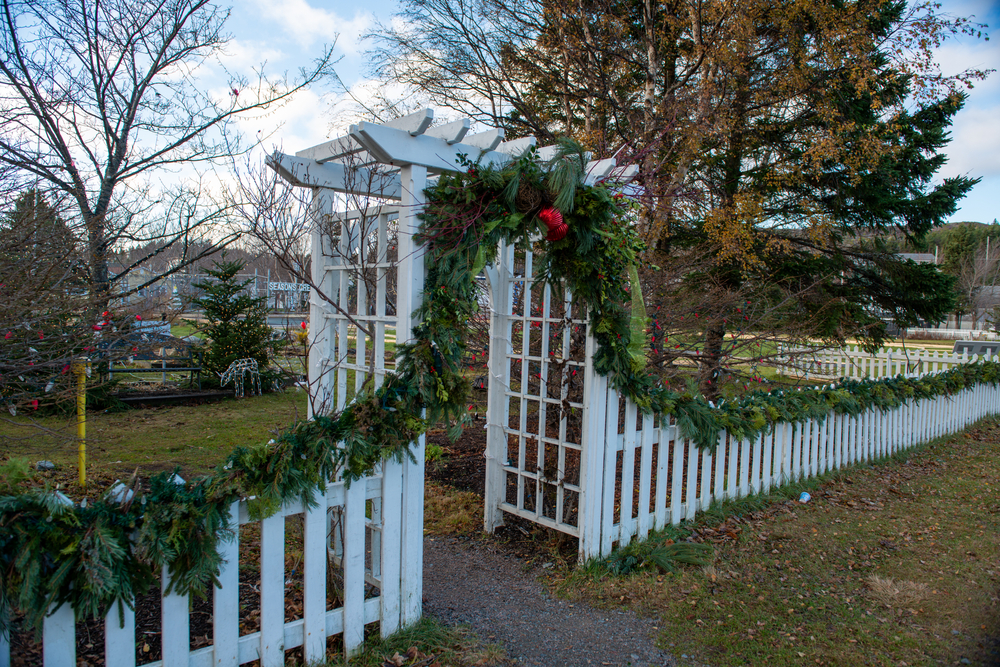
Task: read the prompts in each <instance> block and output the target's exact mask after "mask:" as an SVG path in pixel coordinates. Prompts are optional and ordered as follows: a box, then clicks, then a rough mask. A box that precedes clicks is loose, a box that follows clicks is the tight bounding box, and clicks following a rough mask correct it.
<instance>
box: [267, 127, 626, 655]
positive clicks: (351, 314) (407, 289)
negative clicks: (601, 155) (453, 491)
mask: <svg viewBox="0 0 1000 667" xmlns="http://www.w3.org/2000/svg"><path fill="white" fill-rule="evenodd" d="M433 121H434V113H433V111H432V110H430V109H425V110H422V111H419V112H417V113H414V114H411V115H409V116H405V117H403V118H399V119H397V120H394V121H390V122H388V123H382V124H376V123H369V122H361V123H358V124H357V125H352V126H351V128H350V132H349V133H348V134H346V135H344V136H341V137H337V138H335V139H332V140H330V141H327V142H324V143H322V144H319V145H317V146H313V147H312V148H307V149H305V150H302V151H299V152H297V153H296V154H295V155H287V154H283V153H276V154H274V155H273V156H271V159H270V161H269V165H270V166H271V167H272V168H273V169H274V170H275V171H276V172H277V173H278V174H279V175H280V176H281V177H282V178H283V179H285V180H286V181H287V182H289V183H291V184H292V185H295V186H299V187H305V188H310V189H311V190H312V197H313V204H312V206H313V211H312V212H313V214H314V219H315V220H322V221H324V224H321V225H317V226H316V229H315V231H314V233H313V237H312V278H313V283H314V285H315V286H316V287H317V288H318V289H314V290H313V291H312V294H311V298H310V323H311V327H310V332H309V338H310V344H311V348H310V355H309V377H310V392H311V394H312V396H311V399H312V400H311V401H310V416H312V412H313V410H314V409H317V408H316V406H321V407H319V408H318V410H319V411H330V412H332V411H337V410H340V409H343V407H344V406H345V405H346V404H347V401H348V400H350V397H351V396H352V395H353V393H354V392H355V391H356V390H357V389H359V388H360V387H361V386H362V385H363V384H364V382H365V381H366V380H367V379H368V377H369V374H371V373H374V375H375V377H374V380H375V382H376V384H380V383H381V382H382V379H383V378H384V376H385V374H386V372H387V371H386V360H385V351H386V341H387V339H388V340H390V341H391V340H392V336H393V335H394V336H395V340H396V341H400V342H401V341H406V340H409V339H410V338H412V335H413V327H414V322H413V320H412V313H413V312H414V311H415V310H416V309H417V308H418V306H419V305H420V299H421V298H422V290H423V287H424V253H423V251H422V249H420V248H418V247H417V246H416V244H415V243H414V234H415V233H416V232H417V229H418V226H419V218H418V216H419V215H420V213H421V211H422V208H423V203H424V190H425V188H426V187H427V184H428V181H429V180H433V179H434V178H436V177H437V176H438V175H440V174H442V173H445V172H450V171H458V170H460V169H462V167H461V165H460V161H461V159H462V158H465V159H468V160H471V161H473V162H479V163H480V164H503V163H506V162H508V161H510V160H512V159H514V158H516V157H517V156H519V155H521V154H522V153H523V152H524V151H525V150H528V149H530V148H532V147H535V146H536V141H535V138H534V137H526V138H521V139H515V140H513V141H504V132H503V130H502V129H492V130H488V131H485V132H480V133H477V134H469V130H470V128H471V125H472V123H471V121H470V120H469V119H462V120H458V121H453V122H447V123H442V124H439V125H434V124H433ZM556 152H557V148H556V147H554V146H550V147H542V148H539V149H538V154H539V157H540V158H541V159H542V160H546V159H551V158H552V157H554V156H555V155H556ZM634 171H635V170H634V169H632V168H630V169H620V168H616V164H615V161H614V160H598V161H592V162H590V163H588V165H587V169H586V179H587V181H588V182H590V183H593V182H596V181H597V180H600V179H607V178H610V177H615V178H618V179H621V180H625V179H628V178H631V176H632V175H633V174H634ZM345 196H352V197H354V198H361V200H363V201H364V202H365V204H366V206H365V208H364V209H363V210H359V209H355V210H346V208H347V207H346V206H345V205H344V201H346V199H345ZM390 231H394V232H395V238H396V240H397V243H398V247H396V248H393V247H391V238H392V234H391V233H390ZM504 252H505V254H504V255H503V256H504V257H507V256H508V255H509V253H506V251H504ZM394 257H395V258H398V260H396V261H393V258H394ZM356 260H361V262H360V263H359V262H358V261H356ZM361 271H369V273H368V281H367V283H366V281H365V280H364V279H363V277H362V275H361ZM372 271H374V274H372V273H370V272H372ZM373 275H374V280H372V276H373ZM487 275H488V276H489V278H490V280H491V288H492V296H493V300H492V302H493V304H498V303H501V302H503V301H502V299H501V298H500V295H501V294H502V293H504V292H505V291H509V290H510V289H511V288H512V282H511V280H510V279H509V278H508V275H509V272H505V271H504V270H503V268H502V267H498V268H497V269H494V268H492V267H491V268H489V269H488V270H487ZM393 278H394V279H395V284H396V290H395V294H393V293H392V292H391V290H389V289H388V286H389V285H390V284H391V283H392V282H393ZM372 288H374V289H372ZM503 303H506V302H503ZM493 316H494V317H493V318H492V320H491V321H492V324H491V327H493V331H492V333H491V339H493V340H495V341H497V342H496V344H494V345H493V346H491V362H490V363H491V369H492V368H493V366H494V361H493V355H499V356H498V357H497V358H498V359H502V363H504V364H506V363H507V361H508V360H509V357H510V354H511V352H512V348H511V345H510V332H509V327H508V326H507V320H506V319H502V318H499V317H497V311H496V310H495V309H494V313H493ZM365 329H367V333H366V332H365ZM496 365H497V368H499V367H500V365H501V362H500V361H498V362H497V364H496ZM503 377H504V376H503V373H500V372H497V373H492V372H491V381H490V405H491V406H493V405H494V403H496V404H497V405H498V406H502V402H503V401H506V400H507V393H508V392H509V387H508V386H506V385H507V383H506V382H505V381H504V380H503ZM501 413H502V410H501V412H497V411H496V410H493V409H492V408H491V411H490V415H491V422H490V424H489V433H490V436H489V437H490V439H491V442H494V445H492V448H493V449H499V448H500V445H499V444H496V443H499V442H500V441H501V440H502V441H503V442H504V443H506V440H507V431H508V430H509V429H507V428H505V427H506V426H507V425H506V423H505V422H503V423H501V418H502V417H503V415H502V414H501ZM494 415H495V416H496V418H495V419H494V418H493V417H492V416H494ZM503 447H504V449H506V444H504V445H503ZM411 451H412V452H413V454H414V456H415V459H416V460H415V461H409V460H407V461H404V462H402V463H399V462H391V461H390V462H386V463H384V464H383V465H382V467H381V470H380V471H378V472H377V473H376V475H374V476H373V477H372V478H371V479H369V480H367V481H366V484H365V485H361V484H357V483H356V484H355V485H354V486H352V489H353V488H354V487H355V486H368V487H372V486H373V485H377V486H378V487H379V493H378V494H372V493H369V494H368V500H367V503H368V504H367V505H366V504H365V503H364V502H358V503H355V504H354V505H351V504H350V503H348V504H347V507H346V508H345V509H344V510H343V512H344V513H345V514H348V513H351V512H354V513H355V514H358V513H361V514H363V515H366V517H367V518H366V517H365V516H362V515H360V514H359V515H358V516H354V517H353V521H352V517H351V516H341V517H338V522H337V525H336V526H334V529H333V534H334V537H333V544H332V547H331V548H332V550H333V551H334V554H335V557H337V558H342V559H343V560H344V562H345V563H349V562H350V553H348V552H351V553H353V554H354V555H355V558H356V557H357V554H358V553H359V550H358V548H357V546H358V544H359V543H360V544H361V545H365V544H366V543H367V546H366V547H365V548H366V549H367V550H370V553H371V554H372V558H371V559H370V560H371V563H370V566H365V567H364V568H363V574H364V577H365V579H366V581H368V583H371V584H373V585H376V586H378V588H379V589H380V591H381V600H382V602H381V607H380V612H379V620H381V622H382V633H383V635H388V634H390V633H392V632H394V631H395V630H396V629H398V628H399V627H400V626H406V625H409V624H411V623H413V622H415V621H416V620H417V619H418V618H419V617H420V614H421V602H420V601H421V597H422V582H421V573H422V567H423V546H422V540H423V492H424V438H423V437H421V438H420V439H419V441H418V442H415V443H413V444H412V445H411ZM488 474H489V475H492V477H493V478H495V477H496V474H497V473H496V470H495V466H494V469H491V472H489V473H488ZM501 486H502V485H498V484H496V483H494V484H490V482H487V498H486V504H487V508H488V509H487V516H486V525H487V527H488V528H489V529H492V528H494V527H495V526H496V525H499V524H500V523H502V514H501V513H500V512H501V510H500V509H499V508H500V505H501V494H502V489H501ZM491 494H492V495H491ZM376 496H377V497H376ZM352 508H353V509H352ZM505 509H506V510H507V511H510V509H511V508H510V507H506V508H505ZM359 516H360V517H361V518H359ZM362 520H363V521H362ZM356 525H364V528H363V530H359V529H357V528H353V529H352V528H349V526H356ZM345 526H347V527H348V528H345ZM338 530H339V531H341V532H339V533H338V532H337V531H338ZM352 531H353V532H352ZM352 544H353V545H354V548H353V549H352V546H351V545H352ZM376 555H378V557H376ZM355 568H356V571H357V572H361V571H362V567H361V565H357V564H356V565H355ZM346 571H347V570H346V565H345V577H346ZM397 598H398V606H394V604H395V603H394V599H397ZM348 639H349V638H348V637H347V635H346V633H345V643H346V642H347V641H348Z"/></svg>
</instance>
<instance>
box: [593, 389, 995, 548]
mask: <svg viewBox="0 0 1000 667" xmlns="http://www.w3.org/2000/svg"><path fill="white" fill-rule="evenodd" d="M595 384H596V387H595V399H596V400H598V401H600V399H601V397H602V396H603V397H604V398H605V400H606V403H605V405H606V410H605V411H604V417H603V420H602V423H601V424H600V426H602V427H603V434H604V437H603V441H604V442H603V444H604V447H603V451H602V448H600V447H598V450H597V452H596V454H597V455H596V456H587V455H586V452H585V456H584V459H585V460H586V461H587V463H586V465H587V469H586V470H585V471H583V473H582V476H583V478H584V479H585V480H586V481H584V482H583V483H582V493H583V494H584V495H585V496H586V498H587V500H586V501H585V505H586V509H585V512H584V516H586V517H588V518H589V520H588V521H586V522H583V519H581V529H580V553H581V556H582V557H584V558H590V557H594V556H604V555H607V554H609V553H611V550H612V547H613V545H618V546H624V545H625V544H628V543H629V542H631V541H632V540H633V539H636V538H638V539H643V538H645V537H646V536H647V535H648V533H649V531H651V530H654V529H657V528H662V527H664V526H666V525H668V524H675V525H676V524H678V523H680V522H681V521H682V520H690V519H693V518H694V517H695V515H696V514H697V512H699V511H701V510H704V509H706V508H708V507H709V506H710V505H711V504H712V503H715V502H719V501H724V500H731V499H734V498H740V497H744V496H747V495H750V494H757V493H767V492H768V491H770V490H771V489H772V488H774V487H778V486H781V485H782V484H785V483H788V482H794V481H798V480H801V479H806V478H809V477H815V476H817V475H821V474H823V473H826V472H828V471H830V470H835V469H839V468H842V467H844V466H849V465H851V464H854V463H860V462H868V461H875V460H878V459H881V458H884V457H886V456H890V455H892V454H894V453H896V452H898V451H901V450H904V449H907V448H910V447H913V446H914V445H917V444H920V443H923V442H927V441H930V440H932V439H934V438H938V437H941V436H945V435H949V434H952V433H957V432H959V431H961V430H962V429H963V428H965V427H966V426H968V425H969V424H971V423H973V422H975V421H976V420H978V419H981V418H983V417H986V416H988V415H992V414H997V413H1000V388H998V387H994V386H989V385H979V386H977V387H975V388H972V389H967V390H965V391H962V392H959V393H957V394H955V395H953V396H948V397H945V396H942V397H938V398H935V399H924V400H919V401H915V402H913V403H910V404H906V405H903V406H901V407H899V408H896V409H894V410H889V411H881V410H877V409H872V410H868V411H866V412H864V413H862V414H859V415H857V416H849V415H838V414H835V413H833V412H831V413H830V414H829V415H828V416H827V417H826V419H823V420H810V421H807V422H802V423H794V424H793V423H779V424H777V425H776V426H775V428H774V429H773V430H772V431H769V432H767V433H764V434H762V435H760V436H758V437H756V438H753V439H751V440H740V439H738V438H735V437H733V436H731V435H729V434H728V433H726V432H722V433H720V434H719V444H718V446H717V448H716V449H715V450H714V451H708V450H705V451H702V450H699V448H698V447H697V445H696V444H695V443H694V441H692V440H690V439H687V438H684V437H681V436H680V435H679V433H678V430H677V426H676V424H673V423H662V424H661V423H657V420H656V419H655V418H654V417H653V416H652V415H643V414H641V413H640V412H638V410H637V409H636V406H635V404H633V403H632V402H631V401H628V400H624V399H621V398H620V397H619V396H618V393H617V392H616V391H615V390H613V389H610V388H608V385H607V379H606V378H597V381H596V383H595ZM595 421H596V420H595ZM596 444H598V445H600V444H601V443H600V441H598V442H597V443H596ZM602 454H603V456H602ZM592 489H593V491H592Z"/></svg>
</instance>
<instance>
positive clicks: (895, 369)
mask: <svg viewBox="0 0 1000 667" xmlns="http://www.w3.org/2000/svg"><path fill="white" fill-rule="evenodd" d="M998 351H1000V342H998V343H997V344H996V347H995V348H994V350H993V353H994V354H996V353H997V352H998ZM980 358H981V357H980V356H977V355H975V354H966V353H954V352H951V351H949V350H927V349H921V348H907V349H905V350H904V349H901V348H891V347H887V348H882V349H880V350H879V351H878V352H876V353H874V354H871V353H869V352H866V351H864V350H862V349H861V348H860V347H859V346H856V345H855V346H847V347H843V348H835V349H812V348H802V347H798V348H782V347H779V349H778V356H777V359H776V362H777V363H776V366H777V368H778V372H779V374H782V375H798V376H801V377H803V378H805V379H813V378H820V379H837V378H842V377H846V378H855V379H860V378H885V377H893V376H895V375H906V376H908V377H916V376H921V375H927V374H928V373H938V372H940V371H946V370H949V369H951V368H954V367H955V366H960V365H962V364H967V363H969V362H974V361H978V360H979V359H980Z"/></svg>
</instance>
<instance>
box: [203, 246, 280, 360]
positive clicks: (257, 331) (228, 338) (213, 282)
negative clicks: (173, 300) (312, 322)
mask: <svg viewBox="0 0 1000 667" xmlns="http://www.w3.org/2000/svg"><path fill="white" fill-rule="evenodd" d="M243 266H244V264H243V262H231V261H226V259H225V258H223V259H222V261H220V262H215V266H214V268H211V269H205V270H204V271H205V273H206V274H207V276H208V279H206V280H202V281H200V282H197V283H195V284H194V286H195V287H196V288H198V289H200V290H202V292H203V295H202V296H201V297H198V298H197V299H193V303H194V304H195V305H196V306H199V307H201V308H202V309H203V310H204V314H205V319H206V320H207V323H206V324H204V325H202V326H201V327H200V330H201V332H202V333H204V334H205V335H206V336H207V337H208V339H209V343H208V347H207V349H206V350H205V354H204V357H203V359H202V366H203V367H204V368H205V370H206V371H209V372H210V373H213V374H217V373H224V372H225V370H226V369H227V368H229V365H230V364H231V363H233V362H234V361H236V360H237V359H254V360H256V361H257V365H258V367H259V368H260V370H261V372H262V373H263V371H264V370H265V369H266V368H267V366H268V365H269V364H270V362H271V359H272V358H273V356H274V351H275V344H274V342H273V340H272V332H271V327H270V326H268V324H267V299H266V297H254V296H251V295H250V294H248V293H247V286H248V285H249V284H250V283H251V282H252V279H250V280H242V281H241V280H240V279H239V272H240V271H242V270H243Z"/></svg>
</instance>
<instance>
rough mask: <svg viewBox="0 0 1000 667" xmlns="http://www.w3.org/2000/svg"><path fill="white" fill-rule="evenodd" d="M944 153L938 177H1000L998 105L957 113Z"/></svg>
mask: <svg viewBox="0 0 1000 667" xmlns="http://www.w3.org/2000/svg"><path fill="white" fill-rule="evenodd" d="M947 153H948V163H947V164H946V165H945V166H944V167H943V168H942V169H941V172H940V175H941V176H957V175H966V174H967V175H969V176H972V177H977V176H996V175H1000V105H995V106H991V107H976V108H969V109H965V110H963V111H961V112H959V113H958V115H956V117H955V124H954V126H953V127H952V140H951V143H950V144H948V147H947Z"/></svg>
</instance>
